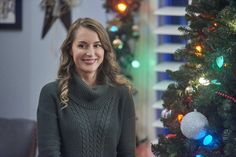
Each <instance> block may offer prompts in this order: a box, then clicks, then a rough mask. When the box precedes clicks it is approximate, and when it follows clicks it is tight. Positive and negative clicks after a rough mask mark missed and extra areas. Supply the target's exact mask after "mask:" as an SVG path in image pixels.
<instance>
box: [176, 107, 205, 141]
mask: <svg viewBox="0 0 236 157" xmlns="http://www.w3.org/2000/svg"><path fill="white" fill-rule="evenodd" d="M206 126H208V120H207V118H206V117H205V116H204V115H203V114H201V113H200V112H197V111H194V112H189V113H188V114H186V115H185V116H184V117H183V120H182V121H181V124H180V129H181V131H182V133H183V135H184V136H185V137H187V138H189V139H194V140H198V139H201V138H203V137H204V136H205V135H206Z"/></svg>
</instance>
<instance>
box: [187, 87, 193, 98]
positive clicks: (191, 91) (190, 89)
mask: <svg viewBox="0 0 236 157" xmlns="http://www.w3.org/2000/svg"><path fill="white" fill-rule="evenodd" d="M193 92H194V89H193V87H192V86H188V87H186V88H185V94H186V95H190V96H191V95H192V94H193Z"/></svg>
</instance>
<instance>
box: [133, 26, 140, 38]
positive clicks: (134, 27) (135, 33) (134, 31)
mask: <svg viewBox="0 0 236 157" xmlns="http://www.w3.org/2000/svg"><path fill="white" fill-rule="evenodd" d="M132 31H133V34H132V35H133V36H135V37H137V36H139V26H138V25H133V26H132Z"/></svg>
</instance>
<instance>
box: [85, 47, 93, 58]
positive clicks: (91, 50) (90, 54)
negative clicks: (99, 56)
mask: <svg viewBox="0 0 236 157" xmlns="http://www.w3.org/2000/svg"><path fill="white" fill-rule="evenodd" d="M94 53H95V49H94V47H93V46H89V47H88V49H87V52H86V55H88V56H92V55H94Z"/></svg>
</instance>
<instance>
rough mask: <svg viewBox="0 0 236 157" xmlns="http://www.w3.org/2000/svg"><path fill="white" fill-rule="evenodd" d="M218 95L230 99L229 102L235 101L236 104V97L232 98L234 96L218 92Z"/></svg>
mask: <svg viewBox="0 0 236 157" xmlns="http://www.w3.org/2000/svg"><path fill="white" fill-rule="evenodd" d="M216 95H218V96H221V97H224V98H226V99H229V100H231V101H233V102H234V103H236V98H234V97H232V96H229V95H227V94H224V93H222V92H220V91H217V92H216Z"/></svg>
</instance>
